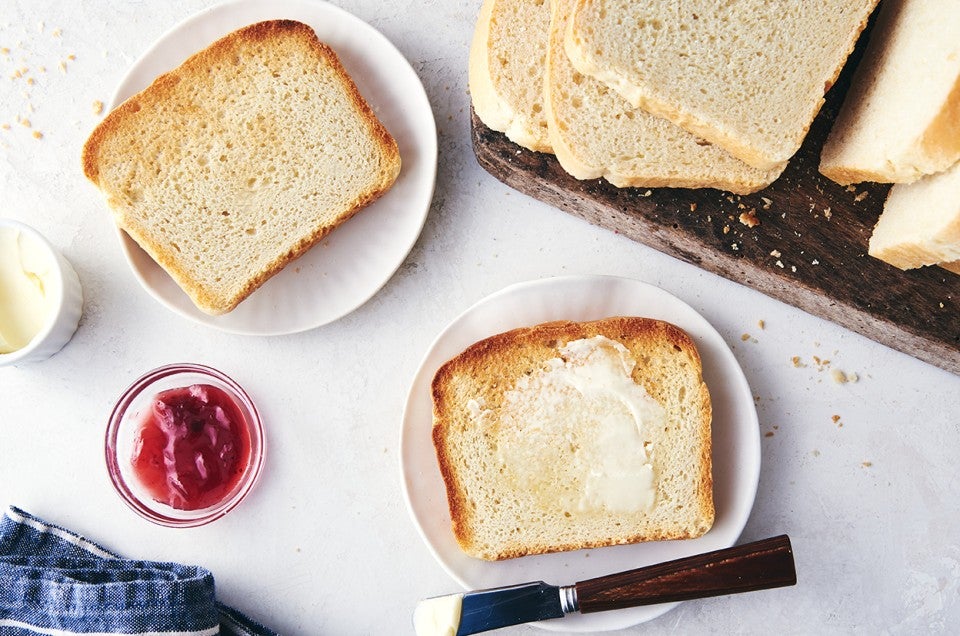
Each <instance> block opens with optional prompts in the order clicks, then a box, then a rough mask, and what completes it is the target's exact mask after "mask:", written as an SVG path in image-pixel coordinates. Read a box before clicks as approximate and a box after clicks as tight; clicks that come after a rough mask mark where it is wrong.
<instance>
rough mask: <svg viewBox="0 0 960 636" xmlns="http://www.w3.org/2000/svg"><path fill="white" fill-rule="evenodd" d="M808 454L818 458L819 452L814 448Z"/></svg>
mask: <svg viewBox="0 0 960 636" xmlns="http://www.w3.org/2000/svg"><path fill="white" fill-rule="evenodd" d="M810 454H811V455H813V456H814V457H820V451H818V450H817V449H816V448H814V449H813V451H811V453H810Z"/></svg>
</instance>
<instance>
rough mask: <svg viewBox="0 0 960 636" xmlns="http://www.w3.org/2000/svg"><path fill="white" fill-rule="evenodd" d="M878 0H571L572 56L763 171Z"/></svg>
mask: <svg viewBox="0 0 960 636" xmlns="http://www.w3.org/2000/svg"><path fill="white" fill-rule="evenodd" d="M877 1H878V0H804V1H803V2H770V1H769V0H740V1H738V2H734V3H731V2H724V3H721V2H715V1H714V0H655V1H650V2H634V1H632V0H616V1H611V0H579V2H578V5H577V7H576V9H575V10H574V12H573V16H572V18H571V20H570V23H569V27H568V31H567V39H566V50H567V54H568V56H569V57H570V60H571V62H572V63H573V64H574V66H575V67H576V68H577V69H578V70H579V71H580V72H581V73H583V74H585V75H589V76H592V77H595V78H597V79H598V80H600V81H602V82H604V83H605V84H607V85H608V86H610V87H611V88H612V89H614V90H615V91H617V92H619V93H620V94H621V95H623V96H624V97H625V98H626V99H627V101H629V102H630V103H631V104H633V105H634V106H639V107H642V108H644V109H645V110H648V111H650V112H651V113H653V114H655V115H659V116H661V117H664V118H666V119H669V120H670V121H672V122H673V123H675V124H676V125H678V126H680V127H681V128H684V129H686V130H688V131H690V132H692V133H694V134H696V135H699V136H700V137H702V138H703V139H705V140H707V141H709V142H711V143H713V144H716V145H718V146H720V147H722V148H723V149H725V150H726V151H728V152H729V153H730V154H732V155H734V156H735V157H737V158H739V159H741V160H742V161H744V162H746V163H748V164H750V165H752V166H754V167H756V168H758V169H760V170H771V169H774V168H776V167H777V166H778V165H781V164H782V163H783V162H785V161H787V160H788V159H790V157H791V156H793V154H794V153H795V152H796V151H797V149H798V148H799V147H800V145H801V143H802V142H803V139H804V137H805V136H806V133H807V130H808V129H809V126H810V124H811V122H812V121H813V118H814V117H815V116H816V114H817V112H818V111H819V110H820V107H821V106H822V105H823V102H824V94H825V93H826V91H827V90H828V89H829V88H830V86H831V85H832V84H833V82H834V81H835V79H836V77H837V75H838V74H839V72H840V69H841V68H842V67H843V65H844V62H845V61H846V59H847V57H848V56H849V54H850V53H851V51H852V50H853V47H854V44H855V43H856V41H857V38H858V36H859V35H860V32H861V30H862V29H863V28H864V26H865V25H866V23H867V19H868V17H869V16H870V13H871V11H872V10H873V9H874V7H875V6H876V4H877Z"/></svg>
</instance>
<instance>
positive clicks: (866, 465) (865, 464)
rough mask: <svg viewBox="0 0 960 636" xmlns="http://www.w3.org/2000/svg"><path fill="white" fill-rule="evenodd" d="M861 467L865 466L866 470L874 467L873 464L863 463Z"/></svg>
mask: <svg viewBox="0 0 960 636" xmlns="http://www.w3.org/2000/svg"><path fill="white" fill-rule="evenodd" d="M860 465H861V466H863V467H864V468H870V467H871V466H873V462H863V463H862V464H860Z"/></svg>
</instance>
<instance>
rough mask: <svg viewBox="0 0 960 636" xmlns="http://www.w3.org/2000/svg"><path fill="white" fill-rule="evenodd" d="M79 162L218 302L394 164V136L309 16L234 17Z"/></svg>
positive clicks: (290, 253) (337, 214)
mask: <svg viewBox="0 0 960 636" xmlns="http://www.w3.org/2000/svg"><path fill="white" fill-rule="evenodd" d="M82 159H83V170H84V173H85V174H86V176H87V178H89V179H90V180H91V181H92V182H93V183H94V184H96V185H97V187H99V188H100V190H102V191H103V193H104V194H105V196H106V199H107V203H108V205H109V207H110V208H111V210H112V211H113V215H114V219H115V221H116V223H117V225H118V226H120V227H121V228H122V229H123V230H124V231H125V232H127V233H128V234H129V235H130V236H131V237H132V238H133V239H134V240H135V241H136V242H137V243H138V244H139V245H140V246H141V247H142V248H143V249H144V250H145V251H146V252H147V253H148V254H150V256H151V257H153V259H154V260H156V262H157V263H159V264H160V266H161V267H163V269H164V270H166V271H167V273H168V274H170V276H171V277H172V278H173V279H174V280H175V281H176V282H177V284H178V285H179V286H180V287H181V288H182V289H183V290H184V292H186V293H187V295H188V296H189V297H190V298H191V300H192V301H193V302H194V304H195V305H196V306H197V307H198V308H200V309H201V310H203V311H204V312H207V313H210V314H222V313H226V312H228V311H230V310H232V309H233V308H235V307H236V306H237V304H239V303H240V302H241V301H242V300H244V299H245V298H247V297H248V296H249V295H250V294H251V293H252V292H253V291H254V290H256V289H257V288H258V287H260V285H262V284H263V283H264V282H266V281H267V280H268V279H269V278H270V277H271V276H273V275H274V274H276V273H277V272H279V271H280V270H281V269H282V268H283V267H284V266H285V265H287V264H288V263H290V262H291V261H292V260H293V259H295V258H297V257H298V256H300V255H301V254H303V253H304V252H305V251H307V250H308V249H309V248H310V247H311V246H313V245H315V244H316V243H317V242H318V241H319V240H320V239H322V238H323V237H324V236H326V235H327V234H328V233H329V232H331V231H332V230H333V229H334V228H336V227H338V226H339V225H341V224H342V223H343V222H344V221H346V220H347V219H349V218H350V217H351V216H352V215H353V214H355V213H356V212H357V211H358V210H360V209H361V208H363V207H364V206H365V205H367V204H368V203H370V202H371V201H373V200H375V199H376V198H377V197H379V196H380V195H382V194H383V193H384V192H385V191H386V190H387V189H388V188H389V187H390V186H391V185H392V184H393V182H394V180H395V179H396V178H397V175H398V174H399V172H400V155H399V152H398V149H397V144H396V142H395V141H394V139H393V137H391V136H390V133H388V132H387V130H386V129H385V128H384V126H383V124H381V123H380V121H379V120H378V119H377V117H376V116H375V115H374V113H373V111H372V110H371V108H370V106H369V105H368V104H367V103H366V102H365V101H364V99H363V97H361V95H360V93H359V92H358V91H357V88H356V86H355V85H354V83H353V81H352V80H351V78H350V76H349V75H348V74H347V72H346V71H345V70H344V68H343V66H342V64H341V63H340V60H339V59H338V58H337V55H336V54H335V53H334V51H333V50H332V49H331V48H330V47H328V46H327V45H325V44H323V43H322V42H320V41H319V39H318V38H317V35H316V33H314V31H313V29H311V28H310V27H309V26H308V25H306V24H302V23H299V22H294V21H290V20H277V21H270V22H261V23H258V24H253V25H251V26H248V27H245V28H242V29H240V30H238V31H235V32H233V33H231V34H229V35H227V36H226V37H224V38H222V39H220V40H218V41H216V42H214V43H213V44H211V45H210V46H209V47H208V48H206V49H204V50H202V51H200V52H199V53H196V54H195V55H193V56H191V57H190V58H188V59H187V60H186V61H185V62H184V63H183V64H182V65H180V66H179V67H178V68H176V69H174V70H173V71H170V72H169V73H165V74H164V75H161V76H160V77H158V78H157V79H156V80H155V81H154V82H153V83H152V84H151V85H150V86H149V87H147V88H146V89H145V90H143V91H141V92H140V93H138V94H136V95H134V96H132V97H130V98H129V99H128V100H126V101H125V102H124V103H123V104H121V105H120V106H119V107H117V108H116V109H115V110H114V111H113V112H111V113H110V114H109V115H108V116H107V117H106V118H105V119H104V120H103V121H102V122H101V123H100V125H99V126H97V128H96V129H95V130H94V131H93V133H92V134H91V135H90V138H89V139H88V140H87V142H86V144H85V146H84V148H83V157H82Z"/></svg>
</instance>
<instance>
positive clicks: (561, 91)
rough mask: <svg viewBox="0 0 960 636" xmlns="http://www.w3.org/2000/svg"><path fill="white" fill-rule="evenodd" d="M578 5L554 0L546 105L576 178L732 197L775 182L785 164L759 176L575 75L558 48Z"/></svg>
mask: <svg viewBox="0 0 960 636" xmlns="http://www.w3.org/2000/svg"><path fill="white" fill-rule="evenodd" d="M575 6H576V0H552V2H551V18H550V39H549V46H548V48H547V65H546V82H545V85H544V106H545V110H546V119H547V128H548V130H549V133H550V145H551V146H552V147H553V151H554V153H555V154H556V156H557V160H558V161H559V162H560V165H561V166H562V167H563V169H564V170H566V171H567V172H568V173H570V174H571V175H573V176H574V177H576V178H577V179H597V178H599V177H604V178H605V179H606V180H607V181H609V182H610V183H612V184H613V185H615V186H618V187H639V186H643V187H649V188H656V187H672V188H718V189H720V190H727V191H729V192H734V193H736V194H748V193H750V192H755V191H757V190H759V189H761V188H763V187H765V186H767V185H769V184H770V183H772V182H773V181H774V180H775V179H776V178H777V177H778V176H780V173H781V172H782V171H783V168H784V167H786V164H785V163H784V164H781V165H779V166H778V167H777V168H775V169H773V170H757V169H756V168H753V167H751V166H748V165H746V164H745V163H743V162H742V161H740V160H738V159H735V158H734V157H732V156H731V155H730V154H728V153H727V152H725V151H723V150H721V149H720V148H718V147H716V146H713V145H711V144H709V143H706V142H705V141H703V140H702V139H700V138H699V137H697V136H695V135H692V134H690V133H688V132H687V131H685V130H683V129H682V128H679V127H678V126H675V125H674V124H672V123H670V122H669V121H667V120H666V119H663V118H661V117H656V116H654V115H651V114H650V113H648V112H646V111H644V110H641V109H638V108H634V107H633V106H632V105H631V104H630V103H628V102H627V101H626V100H625V99H624V98H623V97H622V96H621V95H619V94H618V93H616V92H615V91H613V90H611V89H610V88H609V87H607V85H606V84H603V83H602V82H600V81H599V80H596V79H594V78H592V77H588V76H585V75H583V74H581V73H580V72H579V71H577V70H576V69H575V68H574V67H573V65H571V64H570V60H569V59H568V58H567V54H566V52H565V51H564V48H563V41H564V36H565V33H566V26H567V21H568V19H569V16H570V12H571V11H572V9H573V8H574V7H575Z"/></svg>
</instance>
